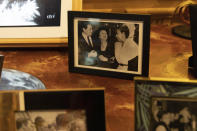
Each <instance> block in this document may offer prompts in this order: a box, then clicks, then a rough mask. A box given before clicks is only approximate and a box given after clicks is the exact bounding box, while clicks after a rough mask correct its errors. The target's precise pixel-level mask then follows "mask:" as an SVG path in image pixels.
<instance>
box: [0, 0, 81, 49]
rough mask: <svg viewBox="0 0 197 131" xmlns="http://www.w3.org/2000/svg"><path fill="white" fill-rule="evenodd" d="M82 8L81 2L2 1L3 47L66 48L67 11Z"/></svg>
mask: <svg viewBox="0 0 197 131" xmlns="http://www.w3.org/2000/svg"><path fill="white" fill-rule="evenodd" d="M81 8H82V0H66V1H65V0H55V1H53V0H21V1H20V0H13V1H8V0H2V1H1V2H0V18H1V21H0V46H3V47H7V46H8V47H11V46H15V47H21V46H22V47H23V46H24V47H34V46H37V47H39V46H40V47H43V46H46V47H48V46H65V43H66V42H67V37H68V29H67V11H68V10H81Z"/></svg>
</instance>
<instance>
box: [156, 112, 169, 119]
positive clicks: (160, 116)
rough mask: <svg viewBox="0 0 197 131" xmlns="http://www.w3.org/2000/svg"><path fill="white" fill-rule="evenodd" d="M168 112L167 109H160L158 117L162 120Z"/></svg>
mask: <svg viewBox="0 0 197 131" xmlns="http://www.w3.org/2000/svg"><path fill="white" fill-rule="evenodd" d="M167 113H168V112H167V111H165V110H160V111H159V112H158V113H157V117H158V118H159V121H160V120H161V118H162V116H163V115H164V114H167Z"/></svg>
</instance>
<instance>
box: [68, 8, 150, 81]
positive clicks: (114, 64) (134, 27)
mask: <svg viewBox="0 0 197 131" xmlns="http://www.w3.org/2000/svg"><path fill="white" fill-rule="evenodd" d="M68 23H69V27H68V28H69V32H68V34H69V35H68V39H69V45H68V46H69V71H70V72H76V73H87V74H95V75H102V76H110V77H117V78H123V79H133V76H148V72H149V71H148V69H149V42H150V15H137V14H117V13H98V12H97V13H96V12H78V11H69V12H68Z"/></svg>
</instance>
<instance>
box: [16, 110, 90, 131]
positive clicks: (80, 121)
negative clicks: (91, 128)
mask: <svg viewBox="0 0 197 131" xmlns="http://www.w3.org/2000/svg"><path fill="white" fill-rule="evenodd" d="M15 122H16V123H15V124H16V131H21V130H23V131H36V130H37V131H87V123H86V113H85V110H42V111H20V112H15Z"/></svg>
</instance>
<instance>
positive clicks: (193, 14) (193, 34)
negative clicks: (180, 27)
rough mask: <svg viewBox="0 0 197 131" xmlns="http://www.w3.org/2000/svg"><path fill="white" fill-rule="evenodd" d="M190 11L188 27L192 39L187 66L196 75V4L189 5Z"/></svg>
mask: <svg viewBox="0 0 197 131" xmlns="http://www.w3.org/2000/svg"><path fill="white" fill-rule="evenodd" d="M189 12H190V15H189V16H190V29H191V41H192V54H193V55H192V56H191V57H190V58H189V67H191V69H192V70H191V72H192V73H193V74H194V76H195V77H197V61H196V59H197V38H196V35H197V25H196V22H197V17H196V16H197V15H196V14H197V4H194V5H190V6H189Z"/></svg>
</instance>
